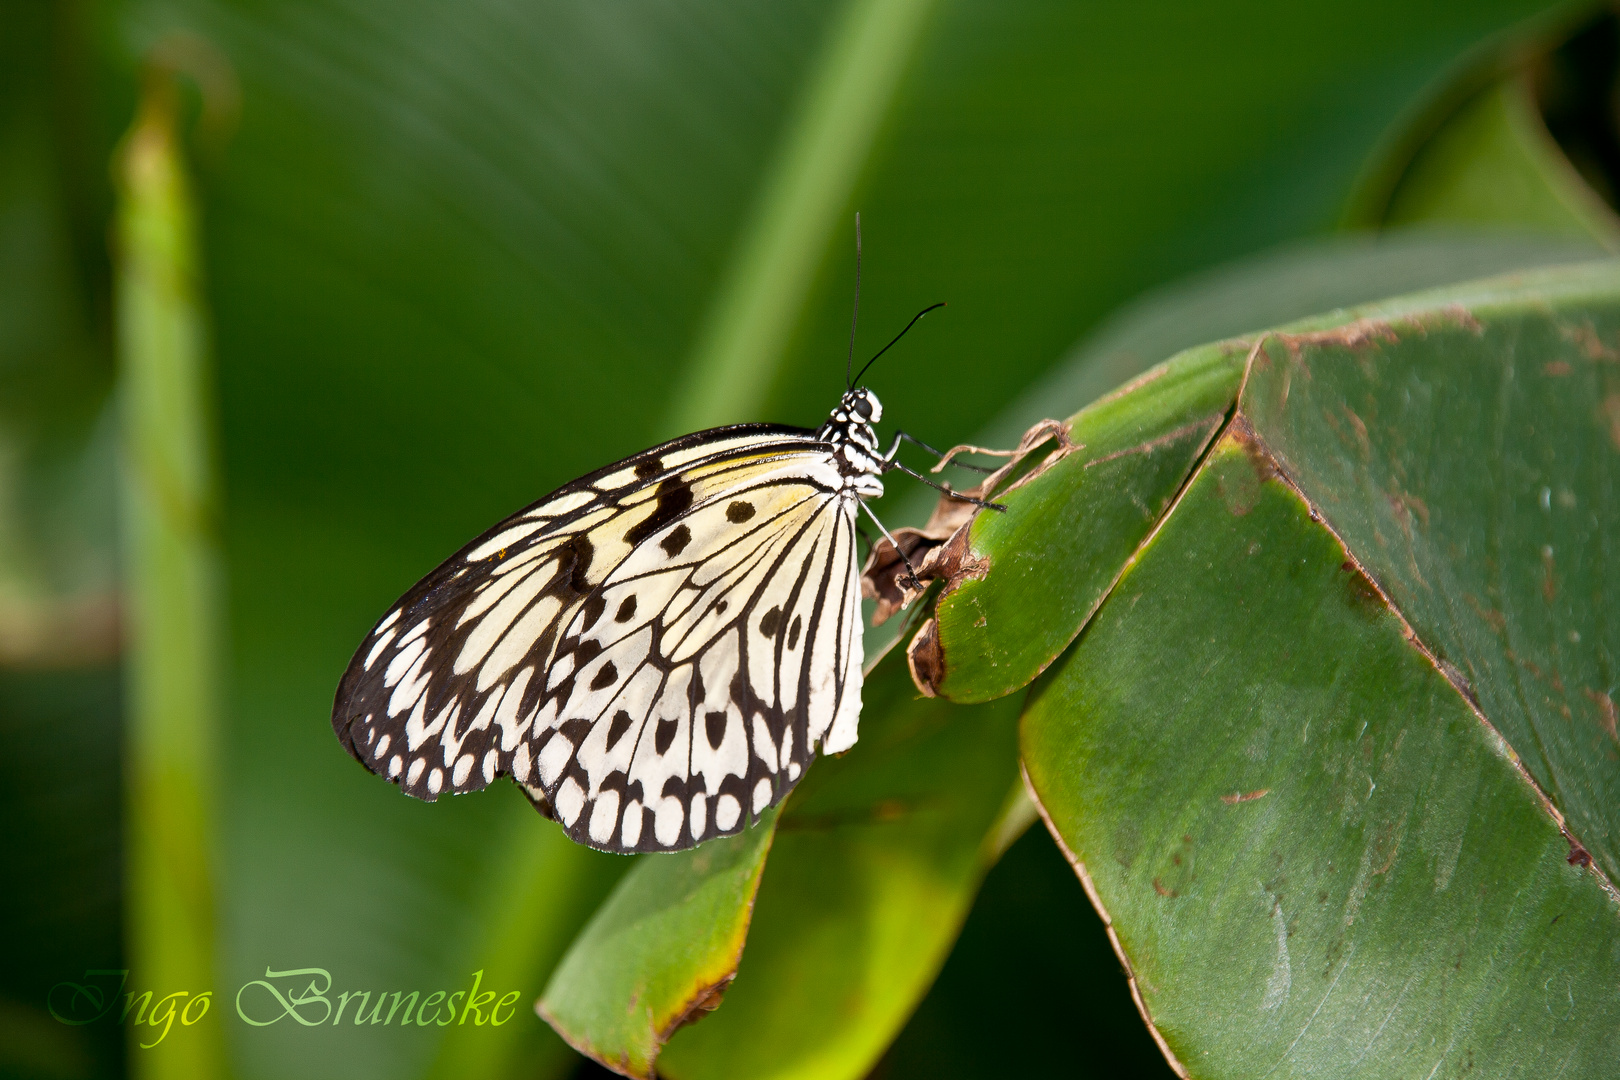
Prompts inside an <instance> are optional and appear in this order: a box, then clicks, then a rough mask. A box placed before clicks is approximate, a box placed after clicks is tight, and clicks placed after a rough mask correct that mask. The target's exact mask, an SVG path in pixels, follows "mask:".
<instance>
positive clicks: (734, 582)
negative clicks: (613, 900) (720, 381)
mask: <svg viewBox="0 0 1620 1080" xmlns="http://www.w3.org/2000/svg"><path fill="white" fill-rule="evenodd" d="M837 479H838V478H837V476H836V470H831V469H830V466H829V463H828V456H827V454H826V452H825V450H824V449H823V448H821V447H820V446H819V445H818V444H817V443H816V442H815V441H814V440H813V439H811V438H810V437H809V433H807V432H803V431H801V430H799V429H794V428H782V427H776V426H771V425H744V426H740V427H736V428H727V429H716V430H714V431H709V432H699V433H697V434H694V435H689V436H685V437H683V438H681V439H677V440H674V441H672V442H670V443H666V444H664V445H662V446H659V447H655V448H653V449H652V450H649V451H646V452H644V453H642V454H638V455H636V456H634V457H632V458H627V459H625V460H624V461H622V462H618V463H615V464H614V465H610V466H608V467H607V468H605V469H602V470H599V471H598V472H596V473H593V474H591V475H589V476H586V477H582V478H581V479H580V480H577V481H574V482H573V483H571V484H569V485H566V486H565V487H563V488H561V489H559V490H558V491H556V492H554V493H553V494H551V495H549V496H547V497H546V498H544V499H542V500H540V501H539V502H537V503H535V504H534V505H532V506H530V507H528V508H526V509H525V510H523V511H521V512H519V513H518V514H515V515H513V516H512V517H511V518H508V519H507V520H506V521H503V522H502V523H500V524H499V525H497V526H495V527H494V528H493V529H491V530H489V531H488V532H486V533H485V534H484V535H483V536H481V537H479V538H478V539H476V540H474V541H473V542H472V543H470V544H468V545H467V546H466V547H465V548H464V549H463V550H462V551H461V552H458V553H457V555H455V556H453V557H452V558H451V559H449V560H447V561H446V562H445V563H444V564H443V565H441V566H440V567H439V568H438V569H436V570H435V571H434V572H433V573H431V574H429V575H428V576H427V577H426V578H424V579H423V580H422V581H421V582H419V583H418V584H417V585H416V586H415V587H414V588H413V589H412V590H411V591H410V592H408V593H407V594H406V595H405V596H404V597H403V598H402V599H401V601H400V602H399V603H398V604H397V605H395V607H394V608H392V609H391V610H390V612H389V613H388V615H386V616H385V617H384V618H383V619H382V620H381V621H380V622H379V623H378V625H377V626H376V627H375V628H374V630H373V631H372V633H371V634H369V635H368V636H367V638H366V640H365V642H364V643H363V644H362V645H361V648H360V650H359V651H358V652H357V653H356V655H355V658H354V660H353V661H352V662H351V664H350V666H349V670H348V672H347V673H346V674H345V676H344V678H343V681H342V683H341V685H340V686H339V690H338V696H337V701H336V703H335V706H334V710H333V726H334V728H336V729H337V732H338V735H339V737H340V738H341V739H342V740H343V741H344V742H345V744H346V745H347V746H348V748H349V750H350V752H351V753H352V754H354V756H355V757H356V758H358V759H359V760H360V761H361V762H363V763H364V764H366V765H367V767H368V768H370V769H371V770H372V771H374V772H377V773H379V774H381V775H384V776H387V777H388V778H389V779H391V780H394V781H395V782H397V783H399V784H400V786H401V787H402V788H403V789H404V790H405V791H406V792H407V793H409V794H412V795H415V796H417V797H419V798H424V799H429V800H431V799H434V798H436V797H437V796H438V795H440V794H442V793H444V792H461V791H468V790H473V789H476V788H480V787H483V786H485V785H486V784H488V783H489V782H491V781H492V780H493V779H494V778H495V777H496V776H499V775H501V774H506V773H509V774H511V775H513V776H514V778H515V779H517V780H518V781H519V782H520V783H522V784H523V786H524V787H525V788H526V789H527V790H528V791H529V792H530V794H531V797H534V798H536V800H537V803H538V804H539V805H542V807H544V806H545V805H546V803H547V802H549V804H550V806H551V807H553V808H554V809H555V812H556V816H558V817H559V819H560V820H562V822H563V824H564V827H565V828H567V829H568V831H569V832H570V833H571V834H573V835H574V837H575V838H576V839H578V840H581V841H583V842H586V843H590V844H592V846H596V847H603V848H607V849H610V850H637V849H652V850H657V849H663V850H669V849H670V848H673V847H688V846H691V844H693V843H696V842H697V841H698V840H699V839H703V838H706V837H708V836H713V835H718V834H720V833H729V832H735V831H737V830H738V829H740V828H742V827H743V826H744V825H745V824H747V823H748V822H749V821H752V820H753V819H754V818H755V817H757V815H758V814H759V813H760V812H761V811H762V810H763V809H764V808H765V807H766V806H768V805H771V804H774V803H775V802H776V801H777V800H779V799H780V798H781V797H782V795H784V794H785V793H786V791H787V789H788V788H789V787H791V786H792V783H793V782H794V781H796V780H797V778H798V776H799V775H800V774H801V773H802V771H803V769H804V767H805V766H806V765H808V763H809V760H810V757H811V754H812V751H811V747H812V746H813V744H814V742H815V741H816V740H817V739H821V738H825V740H826V746H827V748H829V749H842V748H844V746H845V745H847V742H845V743H843V744H840V739H842V738H845V737H846V736H847V741H848V742H852V741H853V730H854V728H853V723H854V716H855V714H856V713H857V712H858V709H859V678H860V674H859V672H860V668H859V663H860V636H859V635H860V621H859V614H858V603H857V601H858V596H857V594H856V593H855V592H854V583H855V577H854V569H853V568H854V545H853V539H854V522H853V518H852V510H851V508H850V506H849V504H847V503H846V502H841V501H840V500H838V499H837V498H836V497H835V492H836V490H837V486H836V485H837ZM745 506H746V507H747V510H746V511H745V510H744V507H745ZM745 513H746V516H744V515H745ZM739 519H740V520H739ZM773 611H774V612H779V614H777V615H775V616H774V617H772V612H773ZM765 657H768V658H769V659H763V658H765ZM852 680H853V681H852ZM851 702H853V705H851ZM846 728H847V733H846V731H845V729H846ZM672 800H673V801H672ZM633 804H634V805H633ZM677 811H678V813H679V818H680V820H679V821H678V822H675V824H673V825H672V824H671V822H672V820H673V817H674V815H675V814H676V813H677ZM638 814H639V815H640V817H639V824H638V819H637V815H638Z"/></svg>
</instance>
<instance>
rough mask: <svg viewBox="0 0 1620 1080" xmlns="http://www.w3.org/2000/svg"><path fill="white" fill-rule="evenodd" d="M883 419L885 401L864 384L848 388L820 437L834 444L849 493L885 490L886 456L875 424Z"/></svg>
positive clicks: (865, 496) (871, 496) (860, 494)
mask: <svg viewBox="0 0 1620 1080" xmlns="http://www.w3.org/2000/svg"><path fill="white" fill-rule="evenodd" d="M882 419H883V403H882V402H880V401H878V399H877V395H876V394H874V393H872V391H870V390H868V389H867V388H866V387H864V386H860V387H856V388H855V389H853V390H849V391H846V392H845V394H844V396H843V397H842V398H841V399H839V402H838V407H837V408H836V409H834V410H833V411H832V415H831V416H829V417H828V418H827V422H826V423H824V424H822V425H821V427H819V428H817V429H816V438H817V439H820V440H821V441H822V442H824V443H828V444H830V445H831V446H832V448H833V451H832V452H833V458H834V460H836V461H837V463H838V469H839V471H840V472H841V473H842V474H843V476H844V490H845V492H846V493H848V494H850V495H854V496H858V497H860V498H863V499H876V498H879V497H880V496H882V494H883V481H882V480H881V479H880V477H881V476H882V475H883V467H884V464H885V462H884V460H883V456H882V453H881V451H879V450H878V437H877V432H876V431H874V430H873V428H872V425H873V424H876V423H877V422H878V421H880V420H882Z"/></svg>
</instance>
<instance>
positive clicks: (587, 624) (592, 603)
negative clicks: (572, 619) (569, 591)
mask: <svg viewBox="0 0 1620 1080" xmlns="http://www.w3.org/2000/svg"><path fill="white" fill-rule="evenodd" d="M605 607H607V597H605V596H603V595H602V594H601V593H597V594H596V595H595V596H593V597H591V598H590V599H589V600H587V601H585V606H584V607H583V608H581V609H580V615H581V616H582V617H583V618H584V620H585V621H584V623H583V624H581V626H580V633H584V632H585V631H587V630H589V629H590V628H591V627H593V626H595V625H596V620H597V619H600V618H601V617H602V609H603V608H605Z"/></svg>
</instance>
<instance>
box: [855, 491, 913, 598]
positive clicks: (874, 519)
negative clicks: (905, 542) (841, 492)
mask: <svg viewBox="0 0 1620 1080" xmlns="http://www.w3.org/2000/svg"><path fill="white" fill-rule="evenodd" d="M861 509H862V510H865V511H866V516H867V517H869V518H871V519H872V524H874V525H876V526H877V527H878V531H879V532H881V533H882V534H883V535H884V537H885V538H887V540H888V541H889V543H890V544H891V545H892V546H893V547H894V553H895V554H896V555H898V556H900V561H901V562H903V563H905V564H906V574H907V575H908V576H909V577H910V578H911V587H912V588H914V589H921V588H922V587H923V583H922V579H921V578H919V577H918V576H917V568H916V567H915V566H912V565H911V560H910V559H908V558H906V552H905V549H904V548H902V547H901V546H900V543H899V541H897V540H895V538H894V537H893V536H891V535H890V534H889V530H888V529H886V528H884V527H883V522H881V521H879V520H878V516H877V515H876V514H874V513H872V508H871V507H870V506H867V505H866V503H864V502H863V503H861Z"/></svg>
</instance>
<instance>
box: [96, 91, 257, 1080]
mask: <svg viewBox="0 0 1620 1080" xmlns="http://www.w3.org/2000/svg"><path fill="white" fill-rule="evenodd" d="M175 114H176V108H175V99H174V90H173V83H172V80H171V79H170V78H169V77H168V76H166V75H153V76H152V77H150V78H149V79H148V81H147V84H146V87H145V90H144V92H143V94H142V98H141V102H140V107H139V111H138V113H137V115H136V118H135V123H134V125H133V126H132V127H131V128H130V131H129V134H128V136H127V137H126V139H125V142H124V145H123V147H122V148H121V151H120V153H119V154H118V156H117V158H116V159H115V163H114V169H115V172H116V177H117V182H118V188H119V201H118V212H117V223H116V234H115V262H116V278H115V289H116V299H117V318H118V327H117V334H118V353H119V356H118V362H119V380H120V385H119V393H120V395H121V407H122V410H123V437H122V445H121V454H122V460H121V480H120V483H121V489H122V490H121V500H122V506H121V509H122V522H121V530H122V535H121V541H122V547H123V572H124V600H125V612H124V618H125V632H126V635H127V644H126V654H125V655H126V668H125V670H126V680H127V689H128V708H127V718H128V719H127V724H128V735H127V739H128V744H127V755H126V762H127V765H126V768H127V783H128V792H127V797H128V800H129V801H128V809H127V825H126V828H127V847H126V850H127V859H128V862H127V878H126V890H127V897H128V908H127V910H128V915H127V918H128V923H127V928H128V949H129V957H130V969H131V970H130V976H129V984H128V989H131V990H136V991H144V990H147V989H150V990H152V991H153V1001H154V1004H155V1003H156V1002H157V1001H158V999H160V998H162V997H163V996H164V995H167V994H173V993H175V992H178V991H186V992H187V994H188V996H187V997H186V998H182V999H179V1000H178V1003H179V1004H181V1005H185V1004H189V1003H190V1002H191V1000H192V999H193V998H195V997H196V996H197V995H199V994H201V993H203V992H205V991H210V990H214V989H215V968H214V878H213V859H212V853H213V841H214V832H213V822H214V813H215V803H214V777H215V776H216V775H217V771H218V767H219V765H218V759H217V752H216V745H215V729H216V727H217V724H218V712H219V706H218V698H217V694H218V678H217V674H216V666H217V663H218V657H219V653H220V651H221V650H220V634H221V619H220V615H219V604H220V573H219V568H220V550H219V539H218V531H217V490H218V480H217V477H216V475H215V466H214V461H213V450H212V443H213V439H212V422H211V421H212V409H211V407H210V404H209V403H210V390H211V386H210V382H211V380H210V378H209V371H208V342H207V329H206V318H205V314H204V311H203V305H202V300H201V295H200V293H201V287H200V286H201V282H200V277H201V272H200V267H199V255H198V249H197V221H196V210H195V204H194V202H193V199H192V194H191V190H190V186H189V184H188V181H187V178H186V171H185V165H184V161H183V159H182V153H181V149H180V145H179V139H178V136H177V134H176V130H175V126H176V115H175ZM216 997H217V998H219V999H221V1000H214V1001H212V1003H211V1005H210V1006H209V1009H208V1015H206V1016H204V1017H202V1018H201V1019H200V1020H199V1019H196V1018H197V1014H198V1013H199V1011H200V1008H199V1006H196V1005H193V1007H192V1009H191V1014H190V1015H191V1017H192V1018H193V1020H195V1022H194V1023H192V1024H189V1025H186V1024H183V1023H181V1022H180V1020H179V1017H178V1016H177V1017H176V1019H175V1021H174V1022H173V1023H172V1026H170V1028H169V1030H168V1033H167V1034H166V1035H165V1036H164V1037H163V1038H162V1040H161V1041H157V1036H158V1034H159V1032H160V1031H161V1030H162V1027H161V1026H159V1027H154V1026H152V1023H151V1017H149V1018H148V1019H147V1020H146V1021H145V1022H142V1023H137V1024H133V1025H132V1027H131V1031H130V1055H131V1059H132V1068H131V1072H132V1074H133V1075H135V1076H139V1077H146V1078H153V1080H157V1078H168V1077H174V1078H176V1080H179V1078H185V1080H212V1078H216V1077H222V1076H224V1075H225V1072H226V1065H225V1049H224V1040H223V1025H224V1023H225V1019H224V1015H225V1012H226V1010H228V1009H229V1007H230V1006H229V1001H228V1000H222V999H224V998H225V995H224V994H219V995H216ZM134 1016H135V1013H134V1012H132V1013H131V1019H132V1020H133V1019H134ZM153 1043H156V1045H151V1044H153ZM145 1045H151V1048H150V1049H144V1048H143V1046H145Z"/></svg>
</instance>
